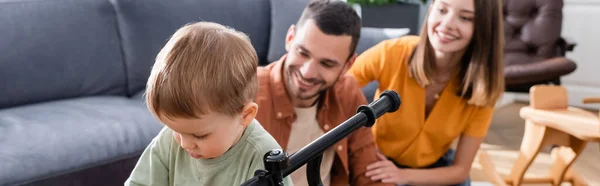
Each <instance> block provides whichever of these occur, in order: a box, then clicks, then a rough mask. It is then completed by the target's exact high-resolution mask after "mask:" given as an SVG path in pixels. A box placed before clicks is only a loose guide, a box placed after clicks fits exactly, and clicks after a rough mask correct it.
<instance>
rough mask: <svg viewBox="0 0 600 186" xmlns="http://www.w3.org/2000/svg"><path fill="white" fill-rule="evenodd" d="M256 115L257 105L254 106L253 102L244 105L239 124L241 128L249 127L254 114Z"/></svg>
mask: <svg viewBox="0 0 600 186" xmlns="http://www.w3.org/2000/svg"><path fill="white" fill-rule="evenodd" d="M257 113H258V104H256V103H255V102H250V103H248V104H246V105H244V108H243V109H242V115H241V116H242V117H241V124H242V125H243V126H248V125H250V123H252V120H254V118H255V117H256V114H257Z"/></svg>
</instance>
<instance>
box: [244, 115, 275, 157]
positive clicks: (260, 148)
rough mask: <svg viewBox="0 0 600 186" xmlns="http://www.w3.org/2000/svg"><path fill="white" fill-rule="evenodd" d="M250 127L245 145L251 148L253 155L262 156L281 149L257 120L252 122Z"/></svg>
mask: <svg viewBox="0 0 600 186" xmlns="http://www.w3.org/2000/svg"><path fill="white" fill-rule="evenodd" d="M251 125H253V126H252V127H248V128H249V129H251V131H249V132H250V133H249V135H248V138H246V143H248V145H250V146H251V147H252V148H251V149H252V150H253V151H254V152H255V153H261V155H263V154H264V153H267V152H269V151H270V150H273V149H281V146H280V145H279V144H278V143H277V141H276V140H275V138H273V136H271V134H270V133H269V132H267V130H265V129H264V128H263V127H262V125H260V122H258V120H254V121H253V122H252V124H251Z"/></svg>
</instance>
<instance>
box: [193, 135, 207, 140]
mask: <svg viewBox="0 0 600 186" xmlns="http://www.w3.org/2000/svg"><path fill="white" fill-rule="evenodd" d="M206 136H208V134H207V135H202V136H197V135H194V138H196V139H198V140H203V139H205V138H206Z"/></svg>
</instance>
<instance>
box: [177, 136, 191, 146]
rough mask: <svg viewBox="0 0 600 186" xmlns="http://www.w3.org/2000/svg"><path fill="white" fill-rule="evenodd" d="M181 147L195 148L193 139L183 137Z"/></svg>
mask: <svg viewBox="0 0 600 186" xmlns="http://www.w3.org/2000/svg"><path fill="white" fill-rule="evenodd" d="M180 145H181V148H184V149H193V148H194V143H193V142H192V140H190V139H187V138H185V137H183V136H182V137H181V144H180Z"/></svg>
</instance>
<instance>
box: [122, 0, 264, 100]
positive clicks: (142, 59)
mask: <svg viewBox="0 0 600 186" xmlns="http://www.w3.org/2000/svg"><path fill="white" fill-rule="evenodd" d="M111 1H112V2H114V3H115V5H116V9H117V12H118V18H119V20H120V22H119V27H120V30H121V35H122V38H123V45H124V46H123V48H124V51H125V61H126V63H127V76H128V77H127V79H128V82H129V87H128V90H129V93H130V94H134V93H136V92H138V91H140V90H142V89H143V88H145V85H146V81H147V79H148V76H149V75H150V70H151V68H152V64H153V63H154V59H155V57H156V55H157V54H158V52H159V51H160V49H162V47H163V46H164V44H165V43H166V42H167V40H168V39H169V37H170V36H171V35H172V34H173V33H174V32H175V31H176V30H177V29H178V28H180V27H182V26H184V25H185V24H187V23H191V22H197V21H211V22H217V23H221V24H224V25H227V26H229V27H232V28H234V29H236V30H239V31H242V32H244V33H246V34H247V35H249V37H250V39H251V42H252V45H253V46H254V47H255V49H256V52H257V54H258V57H259V61H265V60H266V55H267V48H268V44H269V27H270V19H269V16H270V15H269V12H270V11H269V8H270V7H269V1H268V0H218V1H214V0H197V1H176V2H172V1H165V0H144V1H139V0H111Z"/></svg>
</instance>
